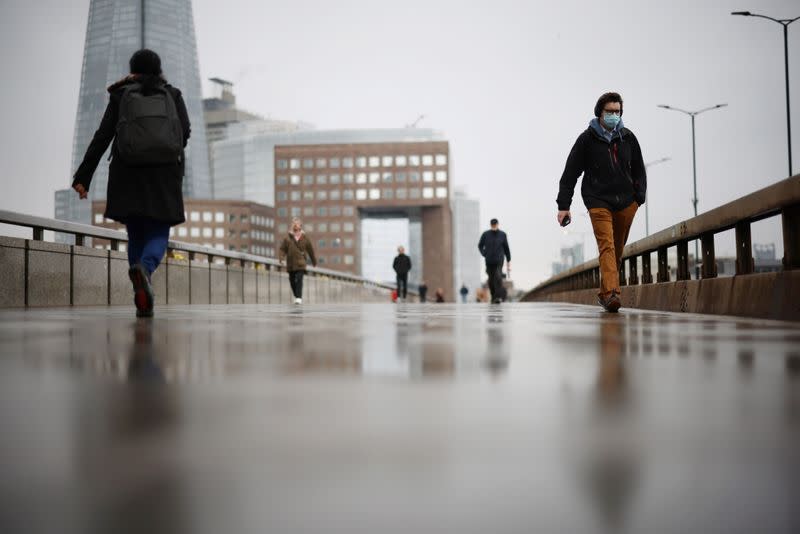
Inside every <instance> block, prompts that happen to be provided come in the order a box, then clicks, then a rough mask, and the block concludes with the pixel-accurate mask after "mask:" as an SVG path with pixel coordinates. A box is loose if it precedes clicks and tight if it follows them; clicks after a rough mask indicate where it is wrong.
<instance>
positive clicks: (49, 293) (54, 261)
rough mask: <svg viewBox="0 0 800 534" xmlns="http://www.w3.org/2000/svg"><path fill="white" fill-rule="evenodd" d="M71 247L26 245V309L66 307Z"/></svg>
mask: <svg viewBox="0 0 800 534" xmlns="http://www.w3.org/2000/svg"><path fill="white" fill-rule="evenodd" d="M70 252H71V251H70V246H69V245H62V244H59V243H47V242H44V241H30V240H29V241H27V254H28V269H27V293H28V295H27V305H28V306H69V305H70V282H71V280H70V276H71V263H72V259H71V254H70Z"/></svg>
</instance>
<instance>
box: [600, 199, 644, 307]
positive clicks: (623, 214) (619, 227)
mask: <svg viewBox="0 0 800 534" xmlns="http://www.w3.org/2000/svg"><path fill="white" fill-rule="evenodd" d="M638 209H639V205H638V204H637V203H636V202H633V203H631V205H630V206H628V207H627V208H625V209H623V210H620V211H611V210H609V209H607V208H592V209H590V210H589V217H591V219H592V228H593V229H594V238H595V239H596V240H597V250H598V252H599V253H600V297H601V298H607V297H608V296H609V295H611V293H612V292H616V293H619V292H620V290H619V268H620V265H621V261H622V251H623V249H624V248H625V242H626V241H628V234H629V233H630V231H631V224H632V223H633V217H634V216H635V215H636V210H638Z"/></svg>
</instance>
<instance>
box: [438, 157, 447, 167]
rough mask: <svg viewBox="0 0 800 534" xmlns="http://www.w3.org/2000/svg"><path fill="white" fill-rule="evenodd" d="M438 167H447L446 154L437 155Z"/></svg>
mask: <svg viewBox="0 0 800 534" xmlns="http://www.w3.org/2000/svg"><path fill="white" fill-rule="evenodd" d="M436 165H447V156H446V155H445V154H436Z"/></svg>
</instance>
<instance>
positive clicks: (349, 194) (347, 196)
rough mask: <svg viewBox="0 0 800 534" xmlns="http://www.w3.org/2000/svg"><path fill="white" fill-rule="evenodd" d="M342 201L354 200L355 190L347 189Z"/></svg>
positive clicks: (343, 193)
mask: <svg viewBox="0 0 800 534" xmlns="http://www.w3.org/2000/svg"><path fill="white" fill-rule="evenodd" d="M342 200H353V190H352V189H345V190H344V191H342Z"/></svg>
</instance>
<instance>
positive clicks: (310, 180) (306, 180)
mask: <svg viewBox="0 0 800 534" xmlns="http://www.w3.org/2000/svg"><path fill="white" fill-rule="evenodd" d="M303 184H304V185H314V175H313V174H306V175H305V176H303Z"/></svg>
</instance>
